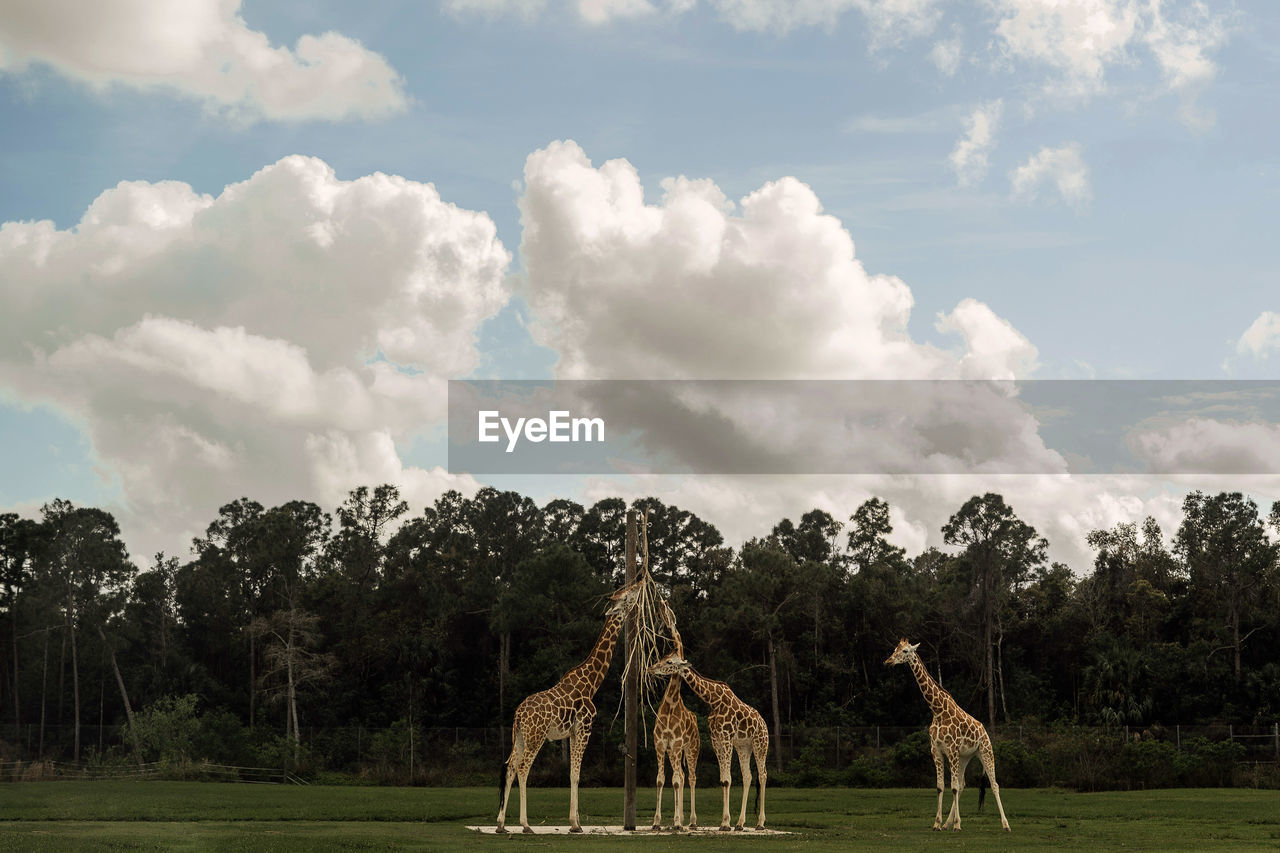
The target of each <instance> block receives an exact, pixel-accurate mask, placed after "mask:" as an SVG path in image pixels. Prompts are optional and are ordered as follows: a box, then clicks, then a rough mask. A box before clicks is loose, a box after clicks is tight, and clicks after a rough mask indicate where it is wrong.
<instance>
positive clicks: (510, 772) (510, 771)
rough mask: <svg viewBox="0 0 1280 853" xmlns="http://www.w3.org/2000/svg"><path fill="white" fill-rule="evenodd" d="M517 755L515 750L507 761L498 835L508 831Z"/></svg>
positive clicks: (499, 812) (499, 811)
mask: <svg viewBox="0 0 1280 853" xmlns="http://www.w3.org/2000/svg"><path fill="white" fill-rule="evenodd" d="M515 762H516V755H515V751H514V750H513V751H512V753H511V757H510V758H508V759H507V767H506V770H507V784H506V786H505V787H504V788H503V791H502V808H501V809H499V810H498V828H497V830H496V831H497V833H498V834H499V835H503V834H505V833H506V831H507V800H508V799H509V798H510V797H511V783H512V782H514V781H515V778H516V768H515Z"/></svg>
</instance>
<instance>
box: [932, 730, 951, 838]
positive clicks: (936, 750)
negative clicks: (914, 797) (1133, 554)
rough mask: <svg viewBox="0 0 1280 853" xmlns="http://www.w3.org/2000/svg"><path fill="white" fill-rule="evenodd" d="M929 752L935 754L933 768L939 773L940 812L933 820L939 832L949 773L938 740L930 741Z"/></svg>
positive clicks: (936, 830)
mask: <svg viewBox="0 0 1280 853" xmlns="http://www.w3.org/2000/svg"><path fill="white" fill-rule="evenodd" d="M929 750H930V751H931V752H932V753H933V767H934V769H935V770H937V771H938V812H937V814H935V815H934V818H933V829H934V831H935V832H938V831H941V830H942V791H943V785H944V784H945V783H946V781H947V773H946V768H945V767H943V764H942V745H941V744H939V743H938V741H937V739H936V738H931V739H930V741H929Z"/></svg>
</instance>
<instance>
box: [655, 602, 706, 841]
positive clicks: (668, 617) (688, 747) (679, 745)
mask: <svg viewBox="0 0 1280 853" xmlns="http://www.w3.org/2000/svg"><path fill="white" fill-rule="evenodd" d="M658 607H659V610H660V611H661V612H662V620H663V621H664V622H666V624H667V628H668V629H669V630H670V631H671V638H672V641H673V642H674V643H675V647H676V654H677V655H681V656H683V655H684V642H683V641H682V640H681V639H680V632H679V631H678V630H676V617H675V614H674V613H672V612H671V608H670V607H668V606H667V603H666V602H665V601H663V600H662V599H661V598H659V599H658ZM681 683H682V679H681V678H680V676H679V675H672V676H671V678H670V680H669V681H668V682H667V690H666V692H665V693H664V694H663V695H662V703H661V704H660V705H659V706H658V713H657V716H656V717H655V719H654V721H653V748H654V750H655V751H656V752H657V754H658V804H657V806H656V807H655V809H654V812H653V828H654V829H660V828H661V826H662V786H663V784H664V783H665V781H666V766H665V765H664V763H663V762H664V759H667V758H669V759H670V761H671V787H672V789H673V790H674V792H675V803H674V806H675V823H674V826H675V828H676V829H677V830H680V829H683V828H684V827H683V825H682V820H683V815H684V797H683V793H684V779H685V778H686V777H685V774H684V773H683V772H682V770H681V763H682V762H683V764H684V766H685V767H686V768H688V777H687V778H688V780H689V786H688V791H689V828H690V829H696V828H697V826H698V810H697V806H696V804H695V794H696V792H697V787H698V753H699V752H701V751H702V735H701V734H699V732H698V718H697V717H695V716H694V714H693V712H692V711H690V710H689V709H688V708H686V707H685V706H684V701H683V700H682V699H681V698H680V685H681Z"/></svg>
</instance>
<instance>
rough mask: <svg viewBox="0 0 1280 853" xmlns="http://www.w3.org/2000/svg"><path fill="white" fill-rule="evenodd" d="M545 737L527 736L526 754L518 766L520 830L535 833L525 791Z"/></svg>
mask: <svg viewBox="0 0 1280 853" xmlns="http://www.w3.org/2000/svg"><path fill="white" fill-rule="evenodd" d="M544 740H545V737H544V736H542V735H538V736H537V739H536V741H535V740H534V739H533V738H526V740H525V750H524V755H523V757H522V758H521V760H520V766H519V767H517V768H516V778H517V779H518V780H519V782H520V831H521V832H526V833H529V834H531V835H532V834H533V828H532V827H530V826H529V803H528V800H527V799H526V797H525V791H526V788H527V787H528V783H529V768H530V767H532V766H533V759H535V758H537V757H538V750H540V749H542V743H543V741H544Z"/></svg>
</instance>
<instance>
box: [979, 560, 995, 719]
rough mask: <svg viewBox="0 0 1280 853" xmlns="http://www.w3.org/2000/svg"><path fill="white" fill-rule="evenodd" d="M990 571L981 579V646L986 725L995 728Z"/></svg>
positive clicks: (992, 615) (992, 610) (993, 607)
mask: <svg viewBox="0 0 1280 853" xmlns="http://www.w3.org/2000/svg"><path fill="white" fill-rule="evenodd" d="M992 574H993V572H992V570H991V567H990V566H987V567H986V573H985V575H984V576H983V579H982V623H983V624H982V644H983V649H984V654H983V662H984V663H983V669H984V670H985V671H984V672H983V676H984V677H985V678H986V681H987V725H988V726H993V727H994V726H995V724H996V680H995V671H996V666H995V637H994V636H993V634H994V631H993V630H992V629H993V627H994V626H993V625H992V623H993V622H994V621H995V618H994V616H995V612H994V611H995V606H994V604H993V602H992V599H993V598H994V596H993V595H992V589H991V586H992V580H993V578H992Z"/></svg>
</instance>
